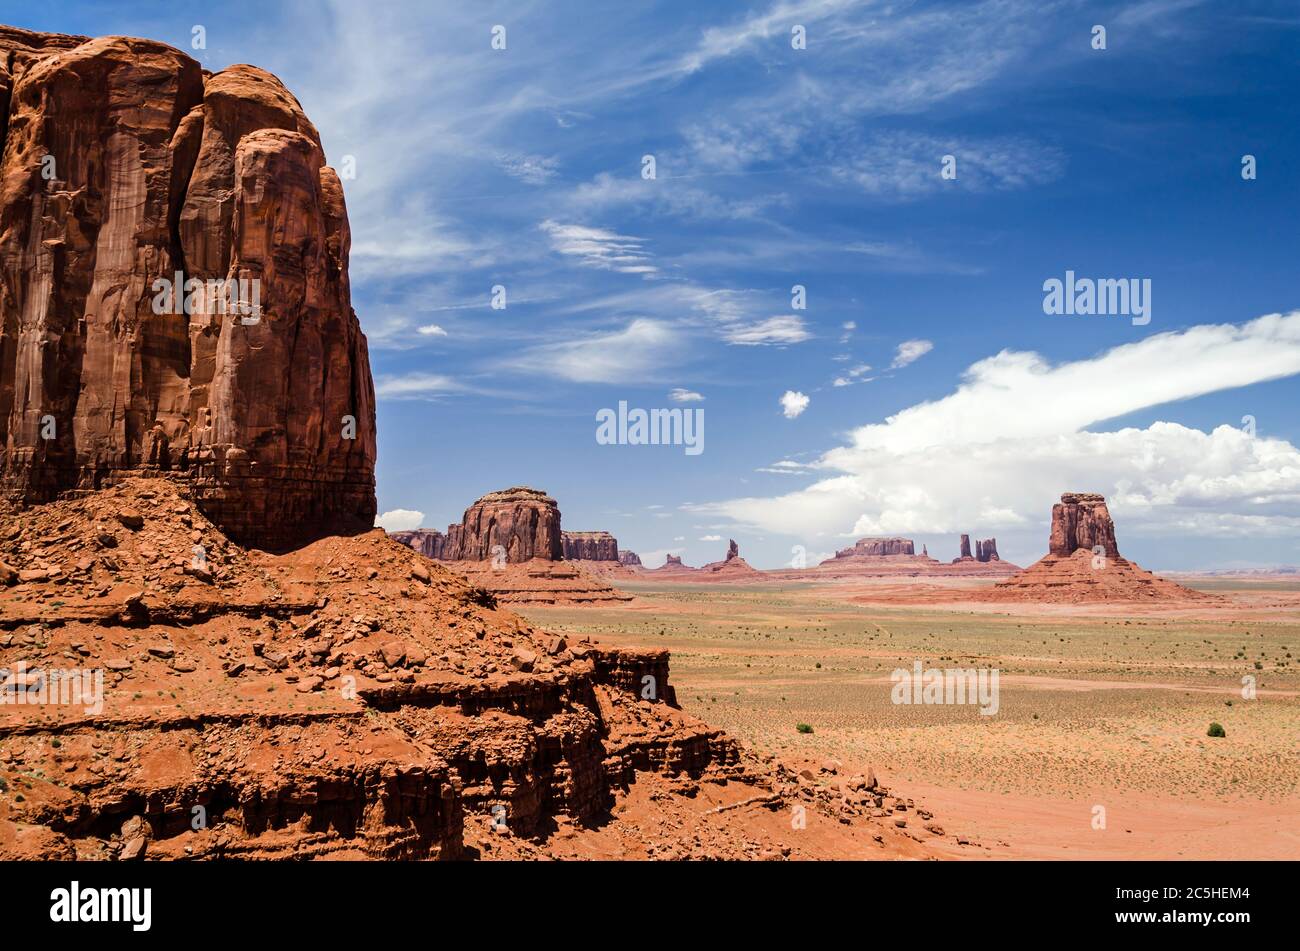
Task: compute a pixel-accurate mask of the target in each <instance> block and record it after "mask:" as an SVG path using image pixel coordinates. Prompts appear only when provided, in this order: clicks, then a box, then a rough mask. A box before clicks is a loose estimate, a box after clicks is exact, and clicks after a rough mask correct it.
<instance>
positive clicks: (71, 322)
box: [0, 27, 375, 546]
mask: <svg viewBox="0 0 1300 951" xmlns="http://www.w3.org/2000/svg"><path fill="white" fill-rule="evenodd" d="M0 114H2V115H3V119H4V121H3V124H0V137H2V138H3V147H4V158H3V167H2V168H0V492H3V494H4V495H5V497H7V498H9V499H11V500H15V501H21V502H28V503H31V502H44V501H49V500H51V499H54V498H57V497H58V496H60V495H61V494H63V493H66V492H68V491H70V490H81V491H85V490H94V489H97V488H100V487H102V486H105V485H111V484H113V483H116V482H119V481H121V480H123V479H125V478H129V477H132V476H140V475H153V474H159V473H169V474H172V475H174V476H179V477H183V478H184V479H186V480H188V481H189V482H190V483H191V484H192V486H193V492H194V496H195V499H196V501H197V503H198V504H199V506H200V508H201V509H202V510H203V511H204V513H205V514H207V515H208V516H209V517H210V518H212V519H213V520H214V521H215V522H217V523H218V524H219V525H221V526H222V528H223V529H225V530H226V531H227V532H228V533H229V534H230V535H231V536H232V537H234V538H237V539H239V540H240V541H242V542H246V543H252V544H259V545H265V546H282V545H285V544H288V543H291V542H292V541H294V540H297V539H300V538H301V537H302V536H304V535H314V534H320V533H322V532H326V531H342V530H351V529H354V528H368V527H369V526H370V525H372V524H373V519H374V514H375V492H374V464H375V416H374V389H373V385H372V382H371V376H370V364H369V359H368V356H367V351H366V340H365V336H364V335H363V334H362V332H361V329H360V326H359V324H358V321H357V318H356V315H355V313H354V312H353V310H352V306H351V299H350V290H349V284H348V254H349V245H350V234H349V228H348V218H347V211H346V208H345V206H344V202H343V189H342V186H341V183H340V181H339V177H338V176H337V175H336V174H335V172H334V170H333V169H331V168H330V167H329V166H327V165H326V164H325V156H324V153H323V152H322V149H321V144H320V136H319V135H318V134H317V132H316V129H315V127H314V126H313V125H312V124H311V122H310V121H309V120H308V119H307V117H306V115H305V114H304V113H303V110H302V107H301V106H300V105H299V104H298V101H297V100H296V99H295V98H294V97H293V96H292V95H291V94H290V93H289V91H288V90H286V89H285V88H284V86H283V85H281V83H280V81H279V80H278V79H276V78H275V77H274V76H272V75H271V74H270V73H267V72H265V71H263V70H261V69H257V68H256V67H253V66H244V65H240V66H232V67H230V68H228V69H225V70H222V71H221V72H219V73H216V74H210V73H207V72H205V71H204V70H203V69H202V68H201V67H200V65H199V64H198V63H197V62H196V61H194V60H193V59H191V58H190V57H189V56H186V55H185V54H184V53H182V52H180V51H179V50H176V49H173V48H172V47H170V46H167V45H165V44H162V43H156V42H152V41H149V40H140V39H128V38H124V37H104V38H100V39H87V38H85V37H76V36H59V35H50V34H40V33H30V32H27V31H25V30H19V29H14V28H11V27H0ZM178 278H179V281H180V283H179V285H177V283H176V282H177V279H178ZM169 282H170V283H169ZM199 282H213V283H211V284H208V283H203V284H202V285H200V283H199ZM217 282H220V283H217ZM213 288H217V290H216V291H214V290H213ZM231 288H239V289H240V293H239V294H238V295H237V297H238V301H237V303H238V306H234V307H222V306H220V305H221V303H222V302H224V301H225V299H226V291H227V290H229V289H231ZM223 310H224V311H225V312H222V311H223Z"/></svg>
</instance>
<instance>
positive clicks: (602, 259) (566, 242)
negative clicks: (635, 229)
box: [540, 219, 659, 274]
mask: <svg viewBox="0 0 1300 951" xmlns="http://www.w3.org/2000/svg"><path fill="white" fill-rule="evenodd" d="M540 227H541V229H542V231H544V232H545V233H546V234H547V236H548V237H549V238H550V240H551V247H552V249H554V250H555V251H556V253H558V254H562V255H564V256H566V257H570V258H574V259H576V260H577V262H578V263H579V264H582V265H583V266H585V267H594V268H600V269H601V270H606V271H618V272H620V273H623V274H654V273H655V272H656V271H658V270H659V269H658V268H657V267H655V266H654V265H653V264H652V263H650V255H649V253H648V252H647V251H646V250H645V247H644V245H645V241H644V240H643V239H641V238H635V237H632V236H630V235H623V234H617V233H615V232H613V231H608V230H606V229H604V228H592V227H588V226H586V225H577V224H561V223H560V222H557V221H551V220H549V219H548V220H546V221H543V222H542V224H541V226H540Z"/></svg>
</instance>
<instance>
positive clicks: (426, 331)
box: [416, 324, 447, 337]
mask: <svg viewBox="0 0 1300 951" xmlns="http://www.w3.org/2000/svg"><path fill="white" fill-rule="evenodd" d="M416 333H418V334H420V335H421V336H423V337H445V336H447V331H445V330H443V329H442V328H441V327H439V326H438V325H437V324H425V325H424V326H423V327H420V328H418V329H417V330H416Z"/></svg>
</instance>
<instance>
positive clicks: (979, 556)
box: [975, 538, 1002, 562]
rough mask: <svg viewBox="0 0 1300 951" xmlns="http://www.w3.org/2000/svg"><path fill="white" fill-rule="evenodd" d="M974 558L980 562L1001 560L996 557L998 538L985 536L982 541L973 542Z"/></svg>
mask: <svg viewBox="0 0 1300 951" xmlns="http://www.w3.org/2000/svg"><path fill="white" fill-rule="evenodd" d="M975 560H976V561H982V562H989V561H1001V560H1002V559H1001V558H999V557H998V540H997V539H996V538H986V539H984V540H983V541H979V540H976V542H975Z"/></svg>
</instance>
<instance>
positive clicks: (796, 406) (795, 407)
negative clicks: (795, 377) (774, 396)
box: [781, 390, 812, 419]
mask: <svg viewBox="0 0 1300 951" xmlns="http://www.w3.org/2000/svg"><path fill="white" fill-rule="evenodd" d="M810 402H812V401H811V400H810V399H808V397H806V396H804V395H803V394H802V393H800V392H799V391H798V390H786V391H785V392H784V393H783V394H781V412H782V413H784V414H785V418H786V419H794V418H795V417H796V416H798V415H799V414H800V413H802V412H803V411H804V410H806V409H807V408H808V404H809V403H810Z"/></svg>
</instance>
